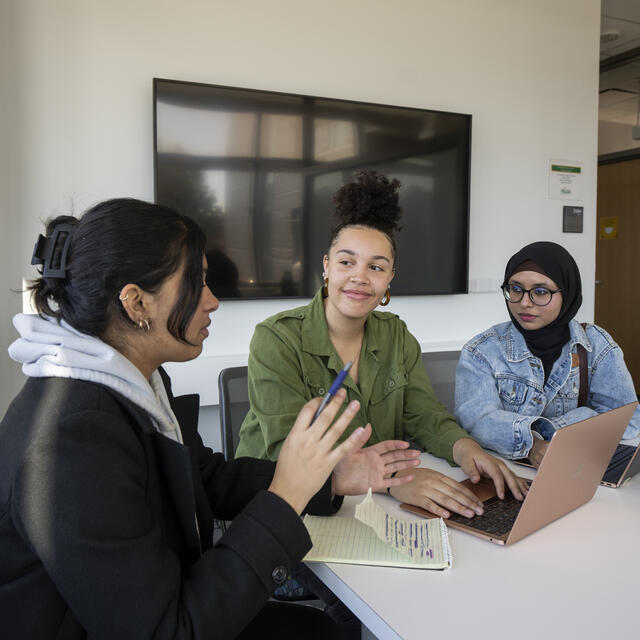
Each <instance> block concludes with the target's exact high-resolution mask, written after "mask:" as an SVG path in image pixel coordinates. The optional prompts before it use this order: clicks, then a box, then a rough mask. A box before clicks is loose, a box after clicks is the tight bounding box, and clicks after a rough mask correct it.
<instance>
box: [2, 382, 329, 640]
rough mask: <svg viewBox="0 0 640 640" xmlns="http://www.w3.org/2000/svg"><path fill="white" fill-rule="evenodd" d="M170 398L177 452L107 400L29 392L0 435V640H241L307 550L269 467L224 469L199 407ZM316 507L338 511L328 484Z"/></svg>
mask: <svg viewBox="0 0 640 640" xmlns="http://www.w3.org/2000/svg"><path fill="white" fill-rule="evenodd" d="M168 391H169V393H170V389H168ZM170 399H171V401H172V406H173V409H174V412H175V414H176V416H177V418H178V420H179V422H180V427H181V431H182V435H183V440H184V445H181V444H178V443H177V442H175V441H173V440H171V439H169V438H167V437H165V436H163V435H162V434H160V433H158V432H157V431H156V429H155V428H154V426H153V425H152V423H151V420H150V419H149V416H148V415H147V414H146V413H145V412H144V411H143V410H142V409H140V408H139V407H137V406H136V405H134V404H133V403H131V402H130V401H128V400H127V399H125V398H124V397H122V396H120V395H119V394H117V393H116V392H114V391H112V390H110V389H108V388H106V387H104V386H102V385H99V384H94V383H90V382H83V381H79V380H72V379H66V378H30V379H28V380H27V382H26V383H25V385H24V387H23V389H22V391H21V392H20V393H19V394H18V396H17V397H16V398H15V400H14V401H13V403H12V404H11V406H10V407H9V409H8V411H7V414H6V415H5V417H4V419H3V421H2V423H1V424H0V636H2V637H3V638H6V639H9V638H29V639H30V640H35V639H37V638H43V639H44V638H46V639H50V638H65V639H66V638H69V639H75V638H85V637H89V638H105V639H106V640H114V639H126V638H132V639H135V640H141V639H144V638H205V637H206V638H218V637H220V638H230V637H234V636H235V635H237V634H238V633H239V632H240V630H241V629H242V628H243V627H244V626H245V625H246V624H247V623H248V622H249V621H250V620H251V619H252V618H253V617H254V616H255V614H256V613H257V612H258V611H259V610H260V609H261V608H262V607H263V605H264V603H265V602H266V600H267V599H268V597H269V596H270V595H271V593H272V592H273V590H274V589H275V588H276V587H277V586H278V584H279V583H281V582H282V581H283V579H284V577H285V576H286V573H287V572H288V571H290V570H291V569H292V568H293V567H294V565H296V564H297V563H298V562H299V561H300V560H301V559H302V557H303V556H304V555H305V553H306V552H307V551H308V549H309V548H310V547H311V542H310V539H309V536H308V534H307V532H306V529H305V527H304V525H303V524H302V522H301V520H300V518H299V517H298V515H297V514H296V513H295V512H294V511H293V509H291V508H290V507H289V505H288V504H287V503H285V502H284V501H283V500H281V499H280V498H278V497H277V496H276V495H275V494H272V493H270V492H267V491H265V489H266V488H267V487H268V486H269V483H270V481H271V478H272V475H273V470H274V464H273V463H272V462H269V461H263V460H254V459H250V458H241V459H239V460H234V461H231V462H225V461H224V458H223V456H222V454H220V453H213V452H212V451H211V450H210V449H208V448H206V447H204V445H203V444H202V441H201V439H200V437H199V435H198V432H197V417H198V397H197V396H183V397H181V398H175V399H174V398H172V397H171V396H170ZM312 502H313V504H311V505H310V506H309V510H310V511H312V512H315V513H324V514H328V513H331V512H333V510H334V509H333V506H332V504H331V499H330V482H327V484H326V485H325V487H324V488H323V489H322V491H321V492H320V493H319V494H318V495H317V496H316V497H315V498H314V500H313V501H312ZM214 516H215V517H217V518H222V519H225V520H231V519H232V520H233V523H232V524H231V526H230V527H229V528H228V530H227V532H226V533H225V534H224V535H223V536H222V538H221V539H220V540H219V541H218V542H217V544H216V545H215V546H213V543H212V534H213V518H214Z"/></svg>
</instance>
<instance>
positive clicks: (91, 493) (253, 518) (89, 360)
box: [0, 200, 417, 640]
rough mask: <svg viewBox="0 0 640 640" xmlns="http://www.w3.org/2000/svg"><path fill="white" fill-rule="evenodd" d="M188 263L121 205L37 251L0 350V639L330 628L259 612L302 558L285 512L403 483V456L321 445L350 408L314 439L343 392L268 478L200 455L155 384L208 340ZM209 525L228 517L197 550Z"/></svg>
mask: <svg viewBox="0 0 640 640" xmlns="http://www.w3.org/2000/svg"><path fill="white" fill-rule="evenodd" d="M204 255H205V237H204V235H203V233H202V231H201V230H200V229H199V228H198V227H197V225H196V224H195V223H194V222H193V221H191V220H190V219H189V218H186V217H184V216H181V215H179V214H177V213H176V212H174V211H172V210H170V209H167V208H165V207H161V206H159V205H152V204H148V203H144V202H140V201H136V200H111V201H107V202H104V203H101V204H99V205H96V206H95V207H93V208H92V209H90V210H89V211H88V212H87V213H85V214H84V215H83V216H82V217H81V218H80V219H75V218H72V217H70V216H61V217H58V218H56V219H55V220H53V221H51V222H50V223H49V225H48V227H47V233H46V235H45V236H40V237H39V239H38V242H37V243H36V247H35V249H34V257H33V261H32V264H39V265H41V276H40V277H39V278H37V279H36V280H35V281H34V283H33V284H32V286H31V289H32V295H33V300H34V303H35V306H36V308H37V310H38V311H39V314H40V315H38V316H27V315H22V314H20V315H18V316H16V318H15V320H14V324H15V325H16V328H17V329H18V331H19V333H20V335H21V337H20V338H19V339H18V340H16V342H15V343H14V344H13V345H12V346H11V348H10V354H11V356H12V357H13V358H14V359H16V360H18V361H20V362H22V364H23V371H24V372H25V374H26V375H27V376H28V379H27V381H26V383H25V385H24V388H23V389H22V391H21V392H20V393H19V394H18V396H17V397H16V398H15V400H14V401H13V403H12V404H11V406H10V407H9V409H8V411H7V413H6V415H5V417H4V419H3V421H2V423H1V424H0V635H2V637H3V638H30V639H36V638H65V639H66V638H86V637H89V638H105V639H108V640H114V639H121V638H132V639H135V640H139V639H143V638H233V637H244V638H248V637H261V638H268V637H271V636H273V637H278V638H286V637H309V638H313V637H331V636H332V635H333V634H334V633H335V632H336V629H335V628H334V627H333V626H332V625H333V623H332V622H331V621H330V620H329V619H328V618H327V617H326V616H324V614H323V613H322V612H319V611H317V610H312V609H309V608H307V607H296V606H294V605H288V607H287V605H280V606H279V607H277V605H274V606H265V605H266V603H267V600H268V598H269V596H270V595H271V593H272V592H273V591H274V589H276V588H277V587H278V585H279V584H281V583H282V582H283V581H284V580H285V579H286V577H287V575H288V573H289V572H290V571H291V570H292V568H293V567H294V566H295V565H296V564H297V563H299V562H300V561H301V559H302V558H303V556H304V555H305V554H306V552H307V551H308V549H309V548H310V546H311V543H310V539H309V536H308V534H307V532H306V529H305V527H304V525H303V524H302V522H301V520H300V517H299V515H300V513H301V512H302V511H303V510H305V509H306V510H308V511H310V512H313V513H316V514H331V513H333V512H334V511H335V510H337V508H339V504H340V498H339V496H341V495H345V494H358V493H363V492H365V491H366V489H367V488H368V487H369V486H370V485H373V488H374V490H375V489H381V488H384V487H387V486H396V485H398V484H401V483H404V482H408V481H409V480H410V479H411V477H410V476H405V477H403V478H402V479H400V478H393V477H391V476H392V474H393V472H394V471H397V470H399V469H405V468H409V467H412V466H415V465H416V464H417V458H416V455H417V454H416V453H414V452H410V451H408V450H407V449H406V444H405V443H399V442H387V443H381V445H376V446H375V447H368V448H362V447H363V444H364V443H365V442H366V440H367V438H368V436H369V434H370V427H369V426H367V427H365V428H363V429H359V430H357V431H356V432H354V435H353V436H352V437H351V438H349V439H348V440H347V441H345V442H344V443H343V444H341V445H339V446H337V447H334V445H335V443H336V441H337V439H338V437H339V436H340V434H341V433H342V432H343V431H344V429H345V428H346V427H347V425H348V423H349V421H350V419H351V418H352V417H353V415H354V414H355V412H356V410H357V406H353V407H352V406H348V407H346V408H345V410H344V412H343V413H342V415H341V416H340V417H339V418H338V419H336V420H335V422H333V424H332V421H333V420H334V418H335V416H336V414H337V411H338V408H339V406H340V404H341V403H342V401H343V398H344V394H343V393H339V394H338V395H337V397H336V398H335V399H334V400H333V401H332V402H331V403H330V405H329V406H328V407H327V409H326V410H325V411H323V413H322V414H321V415H320V417H319V418H318V419H317V420H316V421H315V422H314V423H313V425H311V426H310V423H311V419H312V416H313V414H314V412H315V409H316V408H317V406H318V404H319V400H317V399H316V400H314V401H312V402H310V403H309V404H308V405H306V406H305V407H304V408H303V410H302V411H301V412H300V415H299V416H298V419H297V421H296V423H295V425H294V427H293V429H292V431H291V435H290V436H289V438H288V439H287V441H286V443H285V445H284V447H283V450H282V453H281V454H280V458H279V460H278V462H277V464H274V463H272V462H268V461H262V460H254V459H250V458H241V459H238V460H235V461H230V462H225V461H224V459H223V456H222V454H219V453H213V452H212V451H211V450H210V449H208V448H206V447H204V445H203V444H202V441H201V439H200V437H199V435H198V432H197V416H198V398H197V396H184V397H180V398H174V397H173V396H172V394H171V389H170V385H169V380H168V377H167V376H166V374H165V373H164V372H163V371H162V369H161V365H162V364H163V363H164V362H167V361H185V360H189V359H191V358H195V357H196V356H197V355H198V354H199V353H200V352H201V350H202V343H203V341H204V340H205V339H206V337H207V335H208V328H207V327H208V325H209V324H210V320H209V315H210V314H211V313H212V312H213V311H215V310H216V309H217V307H218V301H217V299H216V298H215V297H214V295H213V294H212V293H211V291H209V289H208V288H207V286H206V283H205V278H206V269H207V265H206V260H205V258H204ZM214 518H221V519H224V520H233V522H232V524H231V525H230V527H229V528H228V530H227V532H226V533H225V534H224V535H223V536H222V537H221V538H220V540H219V541H217V542H216V544H215V545H214V544H213V520H214ZM276 607H277V608H276ZM282 607H285V608H284V609H283V608H282ZM314 634H315V635H314ZM334 637H335V636H334Z"/></svg>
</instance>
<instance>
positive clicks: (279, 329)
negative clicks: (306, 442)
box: [236, 171, 524, 518]
mask: <svg viewBox="0 0 640 640" xmlns="http://www.w3.org/2000/svg"><path fill="white" fill-rule="evenodd" d="M398 187H399V183H398V181H397V180H393V181H389V180H388V179H387V178H386V177H385V176H383V175H380V174H377V173H376V172H374V171H368V172H361V173H360V174H358V175H357V177H356V179H355V180H354V181H353V182H350V183H347V184H346V185H344V186H343V187H342V188H341V189H340V190H339V191H338V192H337V194H336V196H335V199H334V202H335V204H336V214H337V216H338V217H339V219H340V220H341V222H340V224H339V225H338V226H337V227H336V228H335V229H334V230H333V233H332V236H331V241H330V244H329V250H328V253H327V255H325V256H324V259H323V267H324V274H323V278H324V286H323V287H322V289H321V290H320V291H319V292H318V293H317V294H316V296H315V297H314V299H313V300H312V301H311V303H310V304H308V305H306V306H304V307H299V308H297V309H293V310H291V311H284V312H282V313H279V314H276V315H275V316H272V317H271V318H268V319H267V320H265V321H264V322H262V323H260V324H259V325H258V326H257V327H256V330H255V334H254V336H253V339H252V341H251V348H250V354H249V399H250V403H251V410H250V411H249V414H248V415H247V417H246V419H245V421H244V423H243V425H242V428H241V431H240V444H239V446H238V450H237V452H236V456H254V457H261V458H269V459H271V460H275V459H277V457H278V454H279V452H280V448H281V446H282V443H283V442H284V440H285V438H286V436H287V433H288V431H289V428H290V427H289V425H291V424H292V422H293V418H295V416H296V415H297V413H298V412H299V411H300V408H301V407H302V406H303V405H304V404H305V402H307V401H308V400H309V399H311V398H313V397H316V396H323V395H324V394H325V393H326V391H327V390H328V389H329V387H330V386H331V382H332V381H333V379H334V378H335V377H336V375H337V374H338V372H339V371H340V370H341V369H342V367H343V366H344V363H346V362H348V361H351V362H352V363H353V366H352V367H351V370H350V372H349V376H348V377H347V379H346V381H345V385H344V386H345V388H346V391H347V397H348V399H349V400H358V401H359V403H360V409H359V412H358V414H356V416H355V418H354V420H353V422H352V425H354V426H355V425H365V424H366V425H369V424H370V425H371V430H372V435H371V438H370V440H369V444H376V443H380V442H384V441H387V440H391V439H401V438H409V439H411V440H413V441H414V442H416V443H417V444H418V445H420V446H421V447H423V448H425V449H426V450H427V451H429V452H430V453H432V454H434V455H436V456H438V457H442V458H446V459H448V460H449V461H450V462H454V463H457V464H459V465H460V466H461V467H462V469H463V470H464V471H465V472H466V473H467V474H468V475H469V476H470V477H471V479H472V480H473V481H475V482H477V481H479V480H480V476H486V477H490V478H491V479H492V480H493V481H494V483H495V485H496V489H497V492H498V495H499V496H501V497H502V496H504V490H505V484H506V485H508V487H509V489H510V490H511V492H512V493H513V494H514V495H515V496H516V497H517V498H518V499H522V497H523V492H524V486H523V485H522V484H521V483H520V482H519V481H518V480H517V478H516V477H515V476H514V475H513V474H512V473H511V471H510V470H509V469H508V468H507V467H506V465H504V464H503V463H502V462H501V461H500V460H498V459H496V458H494V457H493V456H491V455H489V454H487V453H485V452H484V451H483V450H482V448H481V447H480V446H479V445H478V444H477V443H476V442H475V441H474V440H472V439H471V438H470V437H469V435H468V434H467V433H466V432H465V431H464V430H463V429H462V428H461V427H460V426H459V425H458V423H457V422H456V420H455V418H454V417H453V416H452V415H451V414H449V413H448V412H447V410H446V409H445V407H444V406H443V405H442V404H441V403H440V402H438V400H437V398H436V397H435V395H434V392H433V388H432V386H431V383H430V382H429V378H428V376H427V374H426V371H425V369H424V365H423V364H422V360H421V349H420V345H419V344H418V341H417V340H416V339H415V338H414V337H413V336H412V335H411V333H410V332H409V331H408V329H407V327H406V325H405V324H404V322H403V321H402V320H400V318H398V316H396V315H394V314H391V313H385V312H381V311H374V309H375V307H377V306H378V305H379V304H380V305H382V306H384V305H386V304H387V303H388V301H389V299H390V290H389V285H390V283H391V280H392V279H393V276H394V265H395V254H396V247H395V241H394V238H393V233H394V231H395V230H397V229H398V219H399V217H400V215H401V210H400V207H399V206H398ZM350 429H351V427H350ZM348 433H349V430H348V431H347V432H345V436H344V437H346V435H348ZM393 455H394V453H393V451H390V453H389V456H390V457H391V456H393ZM403 474H405V475H406V474H409V475H411V476H412V477H413V479H412V480H411V481H410V482H408V483H406V484H404V485H402V486H392V487H390V489H389V492H390V493H391V495H393V496H395V497H396V498H397V499H398V500H401V501H403V502H410V503H412V504H415V505H418V506H420V507H423V508H425V509H428V510H430V511H432V512H433V513H435V514H437V515H440V516H442V517H445V518H446V517H448V516H449V515H450V513H451V512H456V513H460V514H463V515H465V516H467V517H471V516H473V515H474V514H481V513H482V504H481V503H480V502H479V501H478V500H477V498H476V497H475V496H474V495H473V494H472V493H471V492H470V491H469V490H467V489H466V488H465V487H463V486H462V485H460V484H459V483H457V482H456V481H454V480H453V479H451V478H449V477H448V476H446V475H444V474H441V473H438V472H437V471H433V470H431V469H423V468H421V469H408V470H405V471H403V472H401V473H400V475H403ZM372 488H373V490H379V489H380V487H376V486H374V487H372Z"/></svg>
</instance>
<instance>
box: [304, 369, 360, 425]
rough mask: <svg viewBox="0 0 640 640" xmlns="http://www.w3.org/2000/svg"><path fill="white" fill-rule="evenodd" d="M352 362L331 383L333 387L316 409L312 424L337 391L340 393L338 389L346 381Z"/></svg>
mask: <svg viewBox="0 0 640 640" xmlns="http://www.w3.org/2000/svg"><path fill="white" fill-rule="evenodd" d="M352 364H353V363H352V362H351V361H349V362H347V364H345V365H344V367H343V369H342V371H340V373H339V374H338V377H337V378H336V379H335V380H334V381H333V384H332V385H331V388H330V389H329V391H328V392H327V395H326V396H325V397H324V398H322V402H321V403H320V406H319V407H318V410H317V411H316V415H315V416H313V420H312V421H311V424H313V423H314V422H315V421H316V418H317V417H318V416H319V415H320V414H321V413H322V410H323V409H324V408H325V407H326V406H327V405H328V404H329V401H330V400H331V398H333V396H335V395H336V393H338V389H339V388H340V387H341V386H342V383H343V382H344V379H345V378H346V377H347V374H348V373H349V369H351V365H352Z"/></svg>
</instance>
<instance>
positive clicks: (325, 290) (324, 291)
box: [322, 276, 329, 298]
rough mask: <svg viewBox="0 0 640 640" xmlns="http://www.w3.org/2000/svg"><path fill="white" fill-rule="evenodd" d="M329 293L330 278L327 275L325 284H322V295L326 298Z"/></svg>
mask: <svg viewBox="0 0 640 640" xmlns="http://www.w3.org/2000/svg"><path fill="white" fill-rule="evenodd" d="M328 295H329V278H327V277H326V276H325V278H324V285H323V286H322V297H323V298H326V297H327V296H328Z"/></svg>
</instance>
